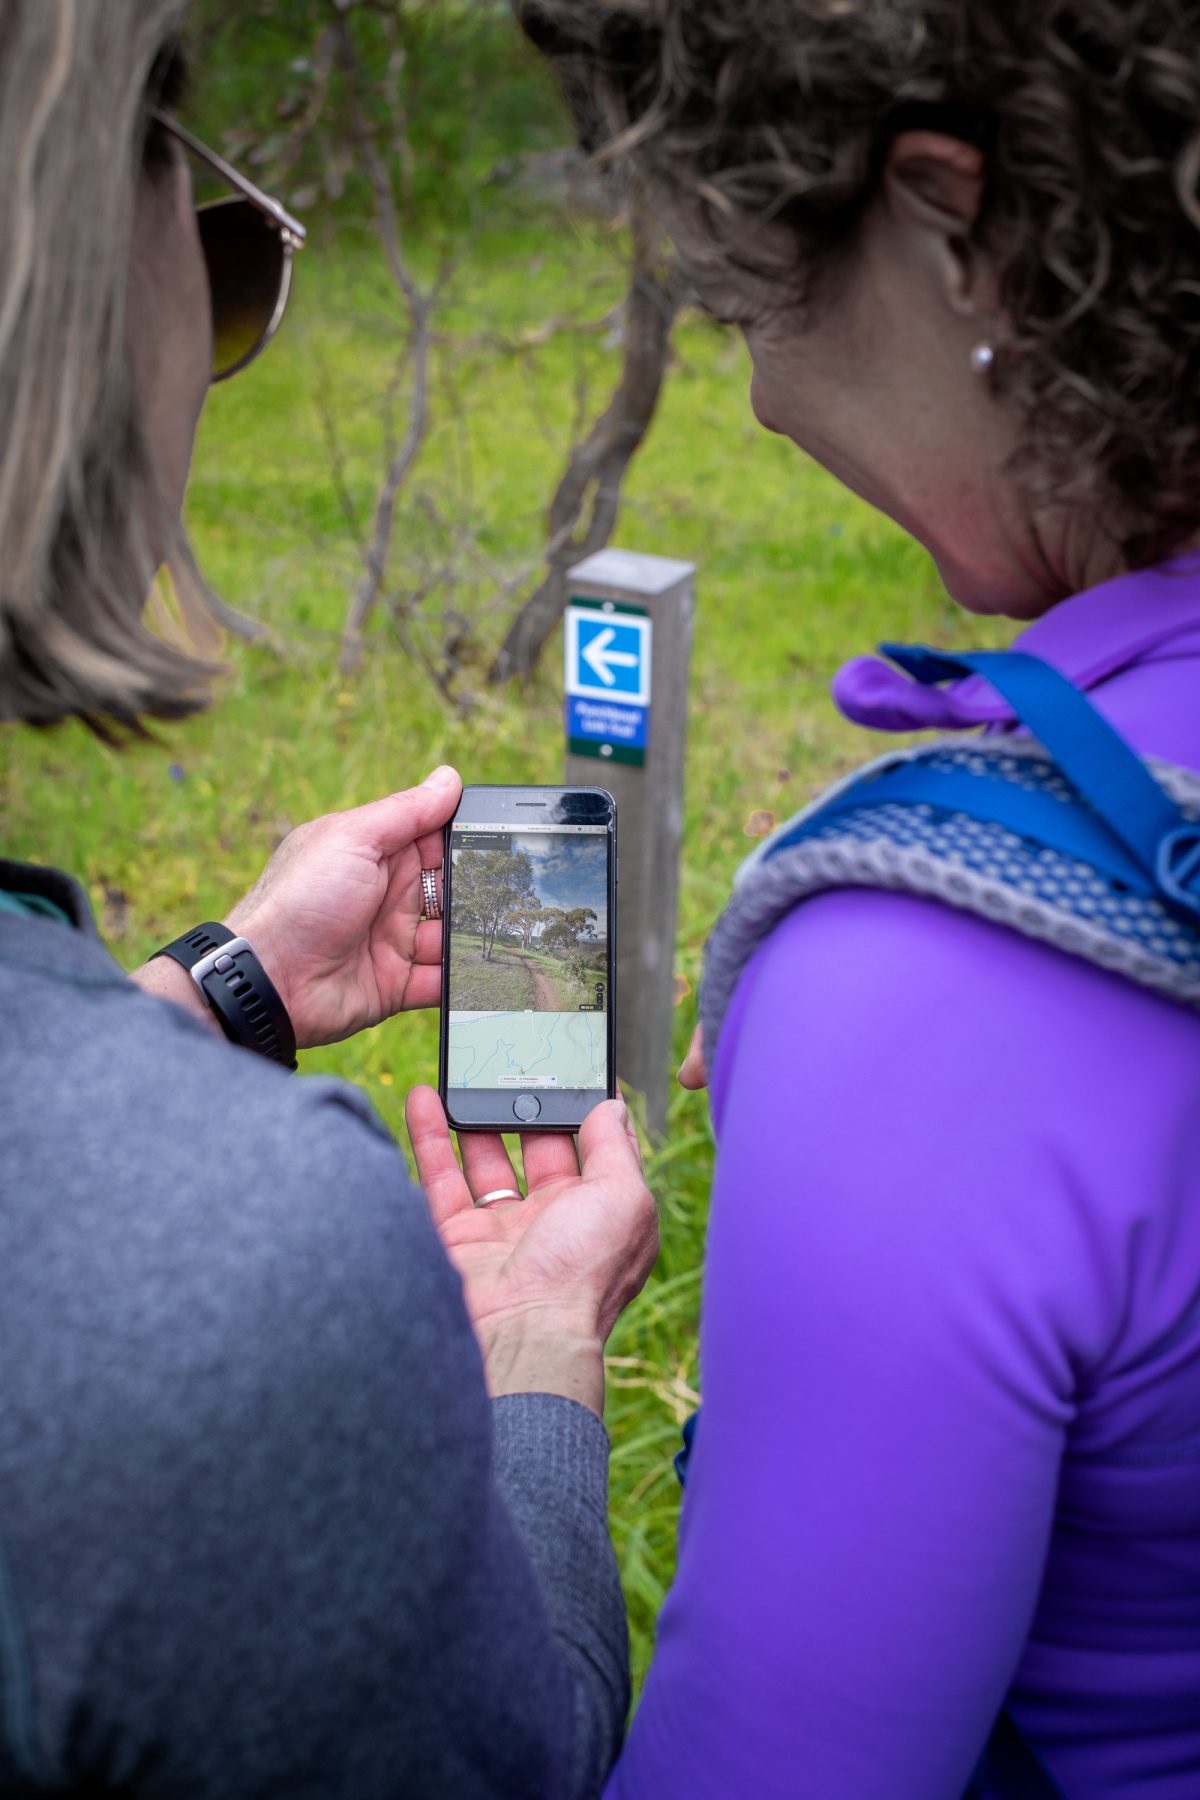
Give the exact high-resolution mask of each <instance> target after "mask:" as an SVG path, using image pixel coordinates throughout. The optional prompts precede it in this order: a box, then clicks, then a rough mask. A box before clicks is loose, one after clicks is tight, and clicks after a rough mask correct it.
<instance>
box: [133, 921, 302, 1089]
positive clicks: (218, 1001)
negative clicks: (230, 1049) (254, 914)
mask: <svg viewBox="0 0 1200 1800" xmlns="http://www.w3.org/2000/svg"><path fill="white" fill-rule="evenodd" d="M205 942H207V946H208V947H207V948H205V947H204V945H205ZM157 954H158V955H159V956H170V957H171V958H173V960H174V961H175V962H177V963H179V964H180V965H181V966H182V967H183V968H185V969H187V971H188V973H189V974H190V975H191V978H192V980H193V981H194V982H195V984H196V987H197V988H198V989H199V991H200V993H201V994H203V996H204V999H205V1000H206V1002H207V1003H208V1005H209V1006H210V1007H211V1008H212V1010H213V1012H214V1013H215V1014H216V1016H217V1020H218V1022H219V1024H220V1026H221V1029H222V1031H223V1032H224V1033H225V1036H226V1037H227V1038H228V1039H229V1040H230V1042H231V1043H234V1044H240V1045H241V1047H242V1048H243V1049H244V1050H254V1051H257V1053H258V1054H259V1056H265V1057H266V1058H267V1060H268V1062H277V1063H281V1064H282V1065H283V1066H284V1068H287V1069H294V1068H295V1067H296V1033H295V1030H294V1029H293V1026H292V1021H291V1019H290V1018H289V1017H288V1011H287V1007H286V1006H285V1005H284V1004H283V1000H282V999H281V998H280V994H279V990H278V988H277V987H276V986H275V983H274V982H273V981H272V980H271V977H270V976H269V975H268V974H267V972H266V970H265V969H264V968H263V966H262V964H261V963H260V962H259V960H258V957H257V956H256V955H255V952H254V948H253V946H252V945H251V944H249V943H248V942H247V941H246V939H245V938H243V937H235V936H234V934H233V932H232V931H230V930H229V928H228V926H225V925H214V924H211V923H210V924H205V925H197V926H196V927H195V928H194V929H193V930H192V931H189V932H187V933H186V934H185V935H184V936H183V937H181V938H176V939H175V941H174V943H171V944H166V945H164V946H163V948H162V949H161V950H160V951H158V952H157Z"/></svg>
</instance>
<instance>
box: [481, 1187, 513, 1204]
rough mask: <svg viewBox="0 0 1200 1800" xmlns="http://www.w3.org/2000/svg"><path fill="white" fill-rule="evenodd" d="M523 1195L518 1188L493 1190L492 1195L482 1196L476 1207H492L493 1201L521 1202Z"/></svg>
mask: <svg viewBox="0 0 1200 1800" xmlns="http://www.w3.org/2000/svg"><path fill="white" fill-rule="evenodd" d="M522 1198H523V1195H521V1194H519V1193H518V1192H517V1190H516V1188H493V1189H492V1191H491V1193H490V1194H480V1196H479V1198H478V1200H477V1201H476V1202H475V1204H476V1206H490V1205H491V1204H492V1201H493V1200H520V1199H522Z"/></svg>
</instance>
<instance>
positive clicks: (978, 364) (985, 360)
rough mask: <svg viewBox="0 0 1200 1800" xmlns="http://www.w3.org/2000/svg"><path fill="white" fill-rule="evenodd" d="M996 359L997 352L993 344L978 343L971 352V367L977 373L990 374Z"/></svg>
mask: <svg viewBox="0 0 1200 1800" xmlns="http://www.w3.org/2000/svg"><path fill="white" fill-rule="evenodd" d="M995 360H996V352H995V350H994V348H993V347H992V345H991V344H976V346H975V348H974V349H973V350H972V352H971V368H972V369H973V370H974V372H975V374H976V375H988V374H990V373H991V370H992V365H993V363H994V362H995Z"/></svg>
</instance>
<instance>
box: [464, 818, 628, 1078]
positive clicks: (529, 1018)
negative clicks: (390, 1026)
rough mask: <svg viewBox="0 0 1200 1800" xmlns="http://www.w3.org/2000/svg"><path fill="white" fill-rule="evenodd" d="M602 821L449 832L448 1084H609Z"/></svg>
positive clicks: (490, 826)
mask: <svg viewBox="0 0 1200 1800" xmlns="http://www.w3.org/2000/svg"><path fill="white" fill-rule="evenodd" d="M609 846H610V833H609V829H608V827H607V825H604V824H580V825H564V824H553V825H551V824H545V825H542V824H536V825H535V824H529V825H526V824H524V823H522V824H521V825H520V826H519V827H518V828H515V829H513V830H508V829H506V828H504V827H498V826H496V825H494V824H471V823H459V822H456V823H455V825H454V827H453V829H452V831H451V833H450V859H451V865H452V867H451V880H450V914H449V921H448V923H449V930H450V944H449V954H448V958H447V962H448V969H447V974H448V984H447V985H448V992H447V1011H446V1027H445V1029H446V1059H445V1070H446V1087H447V1089H450V1090H459V1091H462V1090H465V1089H480V1090H486V1089H493V1090H496V1089H512V1090H514V1091H517V1090H519V1091H520V1092H521V1093H523V1094H524V1093H530V1092H532V1091H534V1090H537V1089H542V1090H546V1089H550V1090H556V1089H557V1090H579V1091H588V1090H599V1091H601V1092H604V1091H607V1089H608V1086H609V1069H608V1042H609V1030H608V1023H609V1021H608V1011H609V1000H610V997H609V943H608V940H609V928H610V920H609V911H608V905H609V867H608V858H609Z"/></svg>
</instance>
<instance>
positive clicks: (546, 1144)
mask: <svg viewBox="0 0 1200 1800" xmlns="http://www.w3.org/2000/svg"><path fill="white" fill-rule="evenodd" d="M521 1159H522V1161H523V1162H524V1164H525V1181H526V1184H527V1186H528V1188H529V1192H530V1193H531V1194H532V1193H533V1191H534V1189H535V1188H539V1187H545V1186H548V1185H549V1183H550V1182H552V1181H562V1180H564V1179H572V1178H574V1177H575V1176H577V1175H578V1174H579V1158H578V1156H577V1155H576V1153H575V1139H574V1138H573V1137H572V1136H571V1134H570V1132H569V1131H566V1132H558V1131H555V1132H549V1131H530V1132H527V1133H526V1134H525V1136H524V1137H523V1138H522V1139H521Z"/></svg>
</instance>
